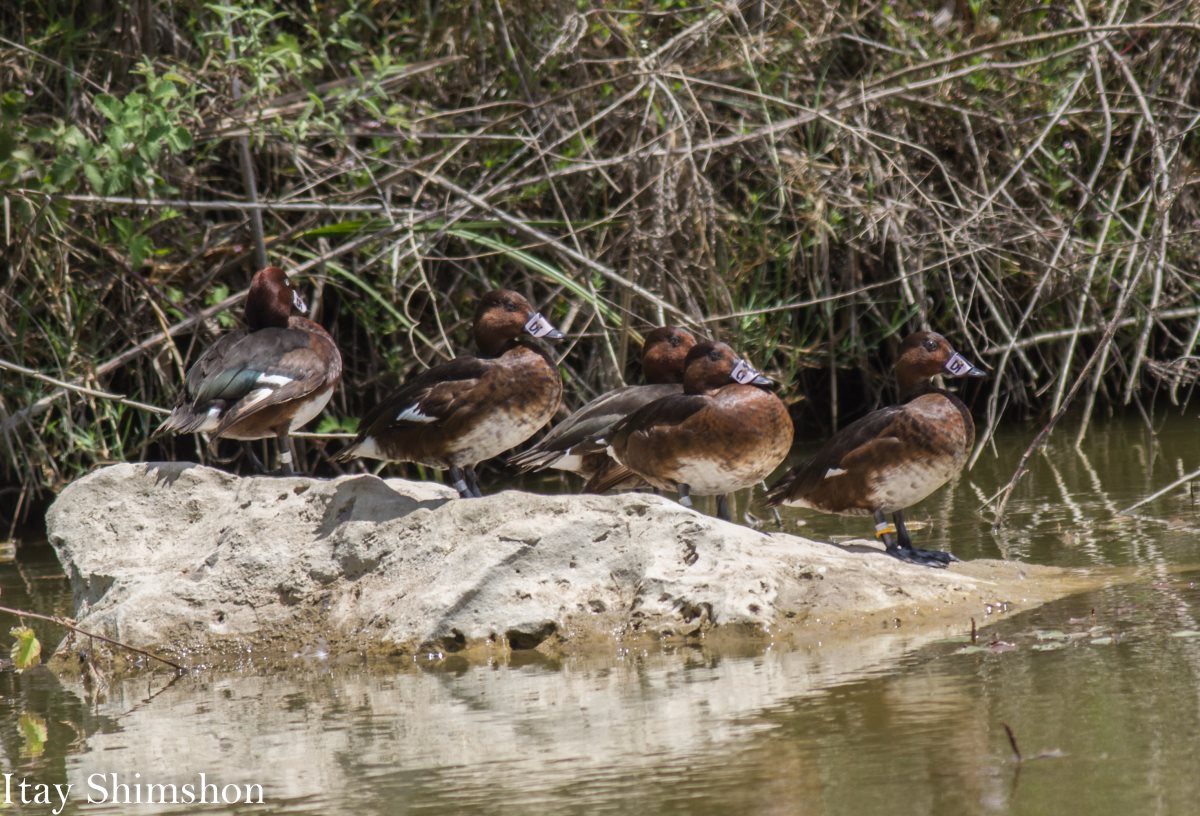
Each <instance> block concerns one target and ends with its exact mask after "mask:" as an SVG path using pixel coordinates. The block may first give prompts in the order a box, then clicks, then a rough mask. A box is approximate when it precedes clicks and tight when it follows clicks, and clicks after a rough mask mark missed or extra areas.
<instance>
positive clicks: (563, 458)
mask: <svg viewBox="0 0 1200 816" xmlns="http://www.w3.org/2000/svg"><path fill="white" fill-rule="evenodd" d="M694 345H696V337H695V336H694V335H693V334H692V333H691V332H690V331H688V330H687V329H684V328H680V327H679V326H661V327H659V328H656V329H652V330H651V331H649V332H647V333H646V338H645V340H644V342H643V343H642V352H641V363H642V376H643V377H644V378H645V380H646V385H627V386H624V387H622V388H617V389H615V390H613V391H608V392H607V393H604V394H601V395H600V396H598V397H596V398H595V399H594V400H592V401H591V402H589V403H587V404H586V405H584V406H583V407H582V408H580V409H579V410H577V411H575V412H574V413H573V414H571V415H570V416H568V417H567V418H566V419H564V420H563V421H562V422H560V423H558V424H557V425H555V426H554V428H553V429H551V430H550V432H549V433H547V434H546V435H545V436H544V437H542V438H541V440H539V441H538V443H537V444H535V445H533V446H532V447H530V448H528V449H527V450H525V451H522V452H521V453H518V454H516V455H514V456H512V457H510V458H509V460H508V463H509V464H510V465H513V466H515V467H516V468H517V469H518V471H520V472H521V473H528V472H530V471H537V470H545V469H546V468H555V469H556V470H565V471H569V472H572V473H577V474H579V475H580V476H582V477H583V478H584V479H591V478H592V477H594V476H595V475H596V474H597V472H599V471H600V470H602V469H605V468H607V467H609V466H610V463H613V460H612V459H611V458H610V457H609V456H608V437H609V434H611V433H612V429H613V427H615V426H616V424H617V423H618V422H619V421H621V420H622V419H624V418H625V417H627V416H629V415H630V414H632V413H633V412H634V411H636V410H637V409H638V408H641V407H642V406H643V405H646V404H647V403H650V402H653V401H654V400H656V399H661V398H662V397H669V396H673V395H675V394H681V393H683V366H684V361H685V360H686V359H687V354H688V351H690V350H691V348H692V346H694Z"/></svg>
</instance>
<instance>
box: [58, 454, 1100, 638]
mask: <svg viewBox="0 0 1200 816" xmlns="http://www.w3.org/2000/svg"><path fill="white" fill-rule="evenodd" d="M454 497H455V493H454V491H453V490H451V489H449V488H447V487H443V486H441V485H437V484H431V483H423V482H408V481H404V480H399V479H388V480H383V479H379V478H376V477H373V476H345V477H341V478H338V479H334V480H329V481H325V480H315V479H308V478H303V477H250V478H238V477H235V476H231V475H229V474H227V473H224V472H222V471H218V470H214V469H211V468H207V467H201V466H199V465H193V464H188V463H160V464H154V463H151V464H145V463H138V464H122V465H115V466H112V467H108V468H104V469H102V470H98V471H96V472H94V473H92V474H90V475H88V476H85V477H84V478H82V479H80V480H78V481H77V482H75V483H73V484H71V485H70V486H68V487H67V488H66V489H65V490H64V491H63V492H62V494H61V495H60V496H59V498H58V500H57V501H56V502H55V503H54V505H53V506H52V507H51V509H50V512H49V514H48V516H47V525H48V533H49V539H50V543H51V544H52V545H53V546H54V548H55V549H56V551H57V553H58V556H59V559H60V560H61V562H62V564H63V567H64V569H65V570H66V572H67V575H68V577H69V578H70V580H71V585H72V589H73V593H74V599H75V617H76V618H77V619H78V624H79V626H80V627H82V628H83V629H86V630H90V631H95V632H98V633H101V634H104V635H106V636H109V637H112V638H115V639H117V640H119V641H121V642H123V643H127V644H129V645H132V646H137V647H140V648H147V649H156V650H160V651H161V652H163V653H164V654H170V655H176V656H182V657H183V659H184V660H190V661H196V660H198V659H205V660H216V659H218V657H219V656H220V655H229V654H235V655H238V654H240V655H244V654H245V653H246V651H247V650H250V649H253V650H256V653H262V652H263V651H264V650H270V649H274V650H275V651H276V652H279V651H286V652H288V653H301V652H305V651H312V650H314V649H315V650H323V649H328V650H331V651H367V652H383V653H397V652H399V653H428V652H437V653H443V654H444V653H446V652H459V651H465V653H468V654H473V653H474V652H473V651H472V650H475V649H478V648H480V647H482V648H483V649H485V650H492V649H497V648H499V649H505V648H511V649H532V648H539V649H541V650H547V649H552V650H553V649H559V650H568V651H569V650H571V649H584V648H587V647H589V646H595V645H597V644H598V645H600V646H602V647H604V648H609V649H611V648H612V646H613V645H614V643H616V642H617V641H628V640H629V639H632V638H637V637H638V636H640V635H648V636H652V637H656V638H660V637H687V636H700V635H703V636H705V637H706V638H708V639H709V640H710V641H713V640H714V639H719V638H721V637H724V636H726V635H728V636H731V637H735V638H744V637H746V635H747V634H750V635H754V636H769V637H773V638H786V637H793V636H797V635H799V634H803V633H805V632H807V633H810V634H815V635H816V636H819V637H828V636H830V635H831V634H834V633H837V632H846V633H852V632H855V631H862V630H863V627H870V628H871V629H873V630H875V631H878V629H879V627H880V626H881V625H883V624H887V625H893V626H894V625H896V622H897V621H903V622H904V623H905V624H906V625H914V624H915V625H920V624H921V623H922V622H925V623H928V624H934V625H941V626H943V627H944V626H946V625H947V623H948V622H952V623H953V625H954V626H955V627H956V629H957V630H959V631H966V630H967V629H968V628H969V621H968V619H969V618H970V617H972V616H974V617H976V618H978V619H979V620H980V621H982V620H983V618H984V616H985V607H986V606H987V605H989V604H990V605H992V606H991V608H992V609H1001V608H1007V607H1002V606H1001V605H1002V604H1004V605H1019V606H1022V607H1028V606H1029V605H1031V604H1033V603H1038V602H1041V601H1044V600H1048V599H1050V598H1052V597H1058V596H1061V595H1065V594H1067V593H1068V592H1070V591H1072V590H1076V589H1080V588H1083V586H1084V584H1083V582H1082V581H1081V580H1080V579H1078V578H1076V577H1074V576H1073V575H1072V574H1071V573H1068V572H1066V571H1062V570H1056V569H1052V568H1046V567H1031V566H1027V565H1023V564H1015V563H1007V562H996V561H975V562H971V563H967V564H962V565H955V566H953V567H952V568H951V569H949V570H933V569H928V568H924V567H915V566H911V565H908V564H904V563H901V562H899V561H896V560H894V559H892V558H888V557H886V556H883V555H882V554H881V553H880V552H879V551H878V550H877V549H875V548H873V547H871V545H869V544H867V545H866V546H853V547H850V548H844V547H838V546H833V545H830V544H826V543H818V542H812V541H807V540H805V539H803V538H799V537H796V536H792V535H785V534H782V533H762V532H756V531H754V530H751V529H749V528H746V527H742V526H739V525H735V524H729V523H726V522H722V521H719V520H717V519H714V518H710V517H708V516H704V515H701V514H699V513H697V512H694V511H691V510H688V509H685V508H683V507H681V506H680V505H678V504H677V503H676V502H674V501H672V500H670V499H667V498H662V497H659V496H654V495H650V494H640V493H638V494H634V493H630V494H622V495H613V496H587V495H582V496H576V495H556V496H544V495H534V494H529V493H522V492H518V491H505V492H503V493H499V494H497V495H493V496H487V497H484V498H482V499H472V500H459V499H456V498H454ZM863 543H864V544H865V542H863ZM314 644H315V645H314ZM85 647H86V648H89V649H93V648H94V646H93V645H91V642H90V641H85V640H83V639H78V638H76V639H74V640H71V639H68V641H66V642H65V643H64V644H63V646H62V647H60V658H62V657H65V656H68V655H70V654H72V653H74V652H75V651H78V650H80V649H82V648H85ZM100 656H101V657H103V656H104V655H103V654H100Z"/></svg>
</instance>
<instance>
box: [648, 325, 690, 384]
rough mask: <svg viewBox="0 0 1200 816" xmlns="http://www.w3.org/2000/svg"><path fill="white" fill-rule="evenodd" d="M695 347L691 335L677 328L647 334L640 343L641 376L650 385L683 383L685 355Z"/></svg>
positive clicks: (667, 327) (657, 330) (667, 328)
mask: <svg viewBox="0 0 1200 816" xmlns="http://www.w3.org/2000/svg"><path fill="white" fill-rule="evenodd" d="M695 345H696V338H695V337H694V336H693V335H692V333H691V332H690V331H688V330H687V329H681V328H679V327H678V326H662V327H660V328H657V329H654V330H653V331H650V332H648V333H647V334H646V340H645V342H644V343H642V376H643V377H644V378H645V380H646V382H647V383H649V384H650V385H662V384H665V383H681V382H683V370H684V366H685V364H686V363H687V355H688V352H689V351H691V349H692V347H693V346H695Z"/></svg>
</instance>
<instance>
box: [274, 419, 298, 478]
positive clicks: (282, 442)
mask: <svg viewBox="0 0 1200 816" xmlns="http://www.w3.org/2000/svg"><path fill="white" fill-rule="evenodd" d="M275 450H276V451H277V452H278V458H279V470H280V471H281V472H282V473H283V474H284V475H285V476H291V475H292V474H293V473H295V471H294V470H293V469H292V440H291V437H289V436H288V429H287V426H286V425H285V426H284V427H282V428H280V429H279V430H278V431H276V432H275Z"/></svg>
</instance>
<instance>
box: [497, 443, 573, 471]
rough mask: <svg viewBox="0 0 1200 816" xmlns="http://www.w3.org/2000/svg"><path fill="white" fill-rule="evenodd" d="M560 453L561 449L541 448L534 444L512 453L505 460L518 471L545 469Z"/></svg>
mask: <svg viewBox="0 0 1200 816" xmlns="http://www.w3.org/2000/svg"><path fill="white" fill-rule="evenodd" d="M562 455H563V454H562V451H548V450H542V449H541V448H539V447H537V446H536V445H535V446H534V447H532V448H530V449H529V450H524V451H521V452H520V453H514V454H513V455H512V456H510V457H508V458H507V459H506V460H505V461H506V462H508V464H509V465H511V466H513V467H515V468H516V469H517V471H518V472H520V473H529V472H530V471H531V470H545V469H546V468H548V467H550V465H551V464H553V463H554V461H555V460H557V459H558V458H559V457H561V456H562Z"/></svg>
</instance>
